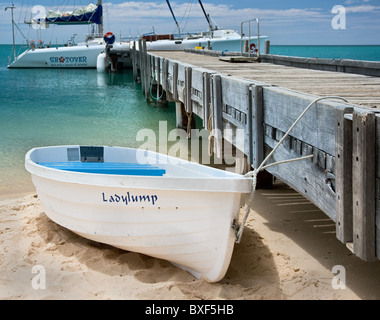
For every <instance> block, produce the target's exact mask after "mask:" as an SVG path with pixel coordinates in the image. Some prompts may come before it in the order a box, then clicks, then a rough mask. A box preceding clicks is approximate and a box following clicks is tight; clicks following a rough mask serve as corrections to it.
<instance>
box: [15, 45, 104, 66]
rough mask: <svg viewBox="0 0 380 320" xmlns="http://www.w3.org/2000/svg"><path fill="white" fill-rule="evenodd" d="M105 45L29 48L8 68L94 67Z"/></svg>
mask: <svg viewBox="0 0 380 320" xmlns="http://www.w3.org/2000/svg"><path fill="white" fill-rule="evenodd" d="M104 50H105V45H103V44H96V45H90V46H88V47H87V46H85V45H83V46H73V47H57V48H41V49H33V50H32V49H30V50H26V51H25V52H23V53H22V54H21V55H20V56H18V57H17V59H16V60H15V61H14V62H12V63H11V64H10V65H9V66H8V68H96V62H97V58H98V55H99V54H100V53H101V52H103V51H104Z"/></svg>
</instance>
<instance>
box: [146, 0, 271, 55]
mask: <svg viewBox="0 0 380 320" xmlns="http://www.w3.org/2000/svg"><path fill="white" fill-rule="evenodd" d="M198 2H199V4H200V6H201V9H202V11H203V14H204V15H205V17H206V20H207V23H208V26H209V30H207V31H205V32H200V33H192V34H191V33H182V32H181V29H180V27H179V24H178V21H177V19H176V17H175V15H174V12H173V9H172V7H171V5H170V2H169V0H166V3H167V5H168V7H169V10H170V12H171V14H172V17H173V19H174V22H175V24H176V26H177V30H178V33H177V34H156V33H154V32H153V33H147V34H144V35H143V36H142V38H143V39H145V40H146V44H147V50H155V51H172V50H184V49H194V48H196V47H202V48H206V47H208V46H211V47H212V49H213V50H219V51H225V50H228V51H240V50H241V44H242V41H244V40H248V41H249V42H250V45H252V46H253V45H254V48H255V49H256V44H257V48H259V47H260V40H263V39H265V38H267V36H260V34H259V30H258V32H257V36H249V37H244V35H240V34H239V33H238V32H236V31H235V30H232V29H222V28H220V27H219V26H218V25H217V24H216V23H215V21H214V20H213V19H212V18H211V17H210V15H209V14H208V13H207V12H206V10H205V8H204V6H203V3H202V1H201V0H198ZM257 23H258V20H257ZM255 42H256V44H255Z"/></svg>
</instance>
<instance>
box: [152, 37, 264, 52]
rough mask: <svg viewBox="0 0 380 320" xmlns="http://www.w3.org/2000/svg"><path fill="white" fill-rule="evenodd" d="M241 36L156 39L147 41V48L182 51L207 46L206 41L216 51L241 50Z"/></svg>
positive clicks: (255, 40)
mask: <svg viewBox="0 0 380 320" xmlns="http://www.w3.org/2000/svg"><path fill="white" fill-rule="evenodd" d="M266 38H267V37H261V38H260V39H261V40H260V44H261V46H264V42H263V41H264V39H266ZM241 41H242V40H241V38H240V37H238V38H232V37H231V38H220V39H218V38H199V39H183V40H157V41H147V43H146V46H147V50H151V51H182V50H185V49H194V48H196V47H199V45H200V47H203V48H207V45H208V42H210V45H211V47H212V50H216V51H234V52H240V51H241V43H242V42H241ZM252 42H257V37H252Z"/></svg>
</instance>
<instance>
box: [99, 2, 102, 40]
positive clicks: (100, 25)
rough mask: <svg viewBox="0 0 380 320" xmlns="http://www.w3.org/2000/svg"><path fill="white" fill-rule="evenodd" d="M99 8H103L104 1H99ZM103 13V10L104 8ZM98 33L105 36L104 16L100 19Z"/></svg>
mask: <svg viewBox="0 0 380 320" xmlns="http://www.w3.org/2000/svg"><path fill="white" fill-rule="evenodd" d="M98 6H102V0H98ZM102 12H103V8H102ZM98 33H99V34H101V35H103V14H102V16H101V18H100V24H98Z"/></svg>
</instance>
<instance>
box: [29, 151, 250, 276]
mask: <svg viewBox="0 0 380 320" xmlns="http://www.w3.org/2000/svg"><path fill="white" fill-rule="evenodd" d="M25 167H26V169H27V170H28V171H29V172H30V173H31V175H32V180H33V183H34V185H35V187H36V190H37V193H38V196H39V198H40V202H41V205H42V207H43V208H44V210H45V213H46V214H47V216H48V217H49V218H50V219H52V220H53V221H55V222H56V223H58V224H59V225H62V226H63V227H65V228H68V229H69V230H71V231H73V232H75V233H77V234H79V235H81V236H83V237H85V238H88V239H91V240H94V241H98V242H102V243H106V244H109V245H112V246H115V247H118V248H121V249H125V250H129V251H133V252H139V253H142V254H146V255H149V256H152V257H156V258H160V259H165V260H168V261H170V262H171V263H173V264H174V265H176V266H178V267H180V268H181V269H183V270H186V271H188V272H190V273H191V274H193V275H194V276H195V277H197V278H201V279H204V280H206V281H209V282H216V281H219V280H221V279H222V278H223V277H224V275H225V273H226V272H227V269H228V266H229V264H230V260H231V255H232V252H233V248H234V243H235V234H234V230H233V228H232V227H233V224H234V221H237V220H238V218H239V210H240V204H241V203H243V202H242V201H243V200H244V198H245V196H246V195H248V194H250V192H251V189H252V179H249V178H246V177H244V176H241V175H238V174H234V173H230V172H226V171H222V170H218V169H214V168H211V167H207V166H204V165H200V164H196V163H191V162H188V161H184V160H181V159H177V158H173V157H170V156H166V155H162V154H158V153H155V152H150V151H145V150H138V149H130V148H119V147H83V146H82V147H81V146H57V147H42V148H35V149H32V150H30V151H29V152H28V153H27V154H26V156H25Z"/></svg>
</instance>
